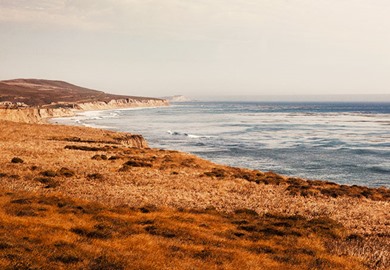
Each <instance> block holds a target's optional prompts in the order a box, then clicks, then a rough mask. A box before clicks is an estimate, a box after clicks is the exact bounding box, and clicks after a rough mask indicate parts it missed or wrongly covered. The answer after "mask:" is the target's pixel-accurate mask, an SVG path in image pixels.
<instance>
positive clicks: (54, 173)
mask: <svg viewBox="0 0 390 270" xmlns="http://www.w3.org/2000/svg"><path fill="white" fill-rule="evenodd" d="M41 175H43V176H46V177H56V176H57V173H56V172H55V171H52V170H47V171H43V172H41Z"/></svg>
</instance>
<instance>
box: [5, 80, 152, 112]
mask: <svg viewBox="0 0 390 270" xmlns="http://www.w3.org/2000/svg"><path fill="white" fill-rule="evenodd" d="M125 98H131V99H135V100H142V99H153V98H143V97H134V96H121V95H111V94H106V93H104V92H102V91H96V90H92V89H88V88H84V87H80V86H76V85H73V84H70V83H67V82H63V81H51V80H38V79H16V80H6V81H0V102H2V101H11V102H13V103H16V102H22V103H25V104H27V105H29V106H44V105H46V106H47V105H50V104H52V103H65V104H66V103H69V104H73V103H83V102H94V101H106V102H107V101H110V100H113V99H125Z"/></svg>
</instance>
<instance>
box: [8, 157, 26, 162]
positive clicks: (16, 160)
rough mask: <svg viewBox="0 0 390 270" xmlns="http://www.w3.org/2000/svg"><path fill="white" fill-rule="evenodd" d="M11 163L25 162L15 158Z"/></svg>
mask: <svg viewBox="0 0 390 270" xmlns="http://www.w3.org/2000/svg"><path fill="white" fill-rule="evenodd" d="M11 162H12V163H23V162H24V161H23V159H21V158H18V157H14V158H13V159H11Z"/></svg>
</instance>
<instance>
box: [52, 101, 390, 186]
mask: <svg viewBox="0 0 390 270" xmlns="http://www.w3.org/2000/svg"><path fill="white" fill-rule="evenodd" d="M53 121H55V122H58V123H62V124H72V125H74V124H76V125H84V126H90V127H98V128H104V129H110V130H115V131H126V132H131V133H139V134H142V135H143V136H144V137H145V138H146V140H147V141H148V143H149V145H150V146H151V147H155V148H163V149H175V150H180V151H185V152H190V153H193V154H195V155H198V156H200V157H202V158H206V159H208V160H211V161H213V162H216V163H220V164H226V165H231V166H237V167H246V168H252V169H258V170H262V171H274V172H277V173H280V174H284V175H289V176H297V177H303V178H307V179H318V180H329V181H334V182H337V183H341V184H349V185H353V184H356V185H366V186H371V187H379V186H386V187H390V103H260V102H190V103H180V104H179V103H177V104H172V105H171V106H170V107H159V108H137V109H125V110H109V111H92V112H84V113H80V115H78V116H76V117H71V118H61V119H54V120H53Z"/></svg>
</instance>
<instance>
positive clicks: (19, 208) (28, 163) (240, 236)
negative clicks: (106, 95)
mask: <svg viewBox="0 0 390 270" xmlns="http://www.w3.org/2000/svg"><path fill="white" fill-rule="evenodd" d="M0 128H1V129H2V130H3V131H4V132H2V133H0V141H1V142H2V143H1V144H0V151H2V155H1V156H0V164H2V166H1V169H0V185H2V186H3V187H6V190H5V191H4V192H3V191H2V192H3V193H4V194H5V195H4V196H2V197H1V198H2V200H3V201H5V202H3V201H2V200H0V203H3V205H4V206H3V208H2V209H4V211H5V212H6V214H2V213H1V210H0V215H7V216H6V217H7V218H8V219H9V217H10V216H11V217H12V218H13V219H12V220H14V219H15V220H14V221H13V222H14V223H15V224H18V222H20V220H24V219H27V218H29V219H31V220H34V221H33V222H30V223H29V224H33V225H34V226H35V224H37V225H36V226H38V228H42V227H39V226H41V225H40V224H41V223H40V221H41V220H42V222H46V223H45V224H50V226H53V221H52V219H50V218H51V216H50V215H54V214H52V213H56V214H55V216H54V217H55V218H58V217H59V218H61V220H64V222H66V224H67V225H66V229H65V231H64V232H62V233H61V235H66V237H67V238H66V239H65V240H66V242H69V243H73V245H76V244H75V243H79V242H78V241H80V240H79V239H80V237H86V238H85V239H86V240H88V239H89V241H90V238H91V237H89V236H88V235H89V234H88V235H87V233H85V234H83V232H84V231H86V232H88V233H89V231H90V230H91V231H92V232H95V231H96V232H99V233H101V232H100V230H101V231H102V232H105V231H104V230H105V228H106V227H105V226H114V227H113V228H115V230H117V229H118V230H119V229H120V228H122V227H121V226H122V225H121V224H126V223H123V222H122V220H123V219H126V218H128V217H129V216H131V217H138V219H137V220H136V221H132V223H130V224H144V223H145V225H142V226H147V227H145V229H143V227H141V229H140V230H139V231H137V232H136V233H135V236H134V235H133V234H131V235H130V236H129V237H138V236H139V235H140V236H143V235H145V234H146V235H147V236H148V235H151V236H152V237H156V238H153V241H156V243H161V241H165V240H166V239H167V241H169V242H168V243H167V245H168V247H169V245H172V241H178V242H177V243H175V245H176V246H179V247H181V248H182V247H183V246H186V245H189V246H192V245H193V244H194V242H193V241H198V240H199V239H201V238H202V236H200V235H199V234H198V233H197V232H198V230H199V228H206V229H207V230H211V231H207V232H205V234H204V235H210V237H213V238H215V237H217V236H218V237H219V236H223V237H224V235H226V237H227V238H222V239H221V240H219V241H221V243H226V239H229V241H232V243H237V244H238V243H243V245H244V246H245V247H246V246H247V245H248V243H252V242H253V241H254V242H253V245H255V246H257V247H258V246H259V241H265V242H264V243H262V245H264V244H266V245H270V241H276V242H277V243H279V244H278V245H282V246H283V249H282V251H280V252H290V253H288V254H292V253H291V252H293V251H294V250H295V249H296V248H297V247H296V245H295V244H294V245H293V246H291V247H290V245H287V242H288V243H310V244H308V245H309V246H307V247H306V246H305V245H304V247H306V248H309V247H310V248H312V246H313V245H319V246H320V248H318V251H316V252H313V253H310V254H312V255H310V257H309V258H312V257H314V258H317V256H319V254H320V253H319V251H320V250H322V251H321V252H327V253H326V255H324V256H326V258H328V260H330V258H331V257H330V256H336V257H335V258H336V260H337V262H338V263H340V260H341V259H345V260H347V261H350V260H351V257H346V255H345V254H348V256H353V258H358V260H364V261H365V262H366V263H367V264H368V265H370V266H375V267H377V265H379V266H381V265H385V266H384V267H386V266H388V264H387V263H388V261H387V260H386V256H387V255H386V254H387V253H388V250H389V249H388V248H387V247H389V241H390V240H389V237H388V236H389V231H390V228H389V224H388V220H390V213H389V212H388V209H389V207H390V190H389V189H385V188H383V189H381V188H378V189H373V188H366V187H358V186H351V187H348V186H341V185H338V184H332V183H329V182H322V181H306V180H304V179H299V178H294V177H288V176H281V175H278V174H274V173H271V172H260V171H256V170H249V169H245V168H235V167H229V166H223V165H219V164H215V163H212V162H210V161H207V160H204V159H201V158H199V157H196V156H194V155H191V154H188V153H184V152H178V151H173V150H161V149H153V148H148V146H147V144H146V142H145V144H144V143H143V141H142V140H143V139H142V136H140V135H131V134H129V133H124V132H113V131H109V130H104V129H97V128H87V127H80V126H65V125H54V124H44V125H39V124H29V123H16V122H9V121H0ZM132 136H135V137H132ZM16 157H17V158H20V159H21V160H22V161H23V162H21V163H13V162H12V160H13V159H14V158H16ZM6 194H11V195H6ZM70 200H72V201H71V202H70ZM24 201H26V203H24ZM64 201H65V203H64ZM19 202H20V203H19ZM41 202H47V203H44V204H43V205H42V204H40V203H41ZM52 204H53V205H54V206H53V207H54V210H50V211H48V210H45V211H46V212H42V211H43V210H39V209H44V208H45V209H47V208H48V207H49V206H50V205H52ZM99 204H102V205H103V206H104V207H105V208H103V209H110V210H96V209H102V207H101V206H97V205H99ZM50 207H52V206H50ZM99 207H100V208H99ZM50 209H51V208H50ZM56 209H57V210H56ZM129 209H130V211H132V212H129V213H128V212H126V211H129ZM186 209H187V210H186ZM53 211H58V212H59V213H58V214H57V212H53ZM64 211H65V212H64ZM66 211H68V212H66ZM104 211H105V212H104ZM107 211H109V212H107ZM240 211H241V212H240ZM64 213H69V214H70V215H71V216H70V217H68V216H66V218H64V217H65V216H64ZM121 213H122V214H123V213H128V214H127V216H126V217H124V216H121V217H120V218H119V215H120V214H121ZM238 213H243V214H238ZM20 215H22V216H20ZM29 215H30V216H29ZM194 215H195V216H196V217H197V218H196V219H195V220H198V218H199V221H197V222H196V223H195V224H193V225H191V226H194V227H191V229H189V231H188V233H185V235H186V237H184V236H183V237H181V236H180V235H181V232H182V230H184V229H183V228H187V227H185V226H188V224H192V222H193V221H191V220H194V218H195V216H194ZM14 216H15V218H14ZM227 216H229V217H231V218H230V219H231V221H228V220H226V217H227ZM102 217H105V218H104V219H102ZM74 218H77V222H79V223H80V224H84V225H83V226H84V227H81V228H82V230H81V229H80V230H79V228H78V227H76V229H77V230H76V229H74V227H75V226H76V225H75V224H74V223H73V221H74ZM87 218H90V220H92V221H93V222H94V223H93V224H92V225H86V224H89V223H87V222H89V221H87V220H86V219H87ZM221 218H222V220H221V221H220V222H221V223H220V224H218V226H217V225H214V224H215V223H214V221H213V220H216V219H218V220H219V219H221ZM46 219H48V221H46ZM268 219H271V220H270V223H269V225H266V227H261V226H260V225H259V223H261V222H265V221H264V220H268ZM54 220H57V219H54ZM150 220H153V222H152V221H150ZM96 221H99V222H100V223H96ZM107 222H108V225H107ZM110 222H112V223H110ZM292 222H293V223H292ZM302 222H304V223H303V224H301V223H302ZM111 224H113V225H111ZM186 224H187V225H186ZM202 224H205V225H202ZM229 224H233V227H231V226H230V225H229ZM275 224H279V225H277V226H276V225H275ZM283 224H285V225H283ZM33 225H30V226H33ZM201 225H202V226H201ZM45 226H46V227H44V228H47V226H48V225H45ZM55 226H56V227H55V229H53V230H54V231H56V232H57V231H58V228H60V227H61V226H63V225H61V224H58V225H55ZM88 226H90V227H91V228H92V229H91V228H89V227H88ZM94 226H95V227H94ZM99 226H100V227H99ZM132 226H140V225H132ZM152 226H153V227H152ZM167 226H171V227H169V228H170V229H169V230H168V229H166V228H167ZM204 226H205V227H204ZM229 226H230V227H229ZM291 226H292V227H291ZM313 226H314V227H313ZM317 226H318V228H317ZM28 228H30V229H31V228H32V227H28ZM94 228H95V229H94ZM100 228H103V229H100ZM108 228H111V227H108ZM153 228H156V229H153ZM309 228H310V229H309ZM311 228H313V229H311ZM0 229H1V228H0ZM70 229H72V230H73V231H70V233H71V234H70V235H69V232H68V231H69V230H70ZM237 229H238V231H237V232H236V230H237ZM83 230H84V231H83ZM126 230H129V228H127V227H126ZM148 230H149V231H148ZM307 230H309V231H310V233H309V232H307ZM311 230H313V231H311ZM318 230H319V231H318ZM74 232H80V234H79V235H77V234H76V238H75V233H74ZM165 232H167V233H165ZM191 232H196V233H195V234H194V235H193V236H192V238H191V239H190V240H188V237H187V236H188V235H191ZM233 232H234V233H236V234H234V233H233ZM323 232H326V233H327V234H323ZM168 233H169V234H168ZM91 235H92V234H91ZM97 235H101V234H97ZM338 235H340V236H338ZM351 235H352V236H351ZM168 236H169V237H170V238H168ZM18 237H19V236H18V235H16V236H15V239H18ZM34 237H35V236H34ZM88 237H89V238H88ZM313 237H319V238H315V239H316V240H313ZM348 237H351V239H357V240H353V241H360V242H356V246H353V243H355V242H351V240H348V239H349V238H348ZM9 239H11V238H9ZM34 239H35V238H34ZM82 239H84V238H82ZM92 239H93V240H94V242H93V245H92V246H95V245H99V244H100V243H103V244H104V246H105V247H106V245H107V243H110V242H109V241H111V239H112V241H119V240H117V238H103V239H101V238H96V239H94V238H92ZM125 239H129V238H125ZM130 239H134V238H130ZM176 239H178V240H176ZM256 239H264V240H256ZM15 241H16V240H15ZM148 241H149V242H148V243H151V242H150V241H152V240H151V239H149V238H148ZM188 241H189V242H188ZM241 241H243V242H241ZM248 241H249V242H248ZM251 241H252V242H251ZM286 241H287V242H286ZM313 241H314V242H313ZM16 242H20V243H21V242H22V241H21V240H17V241H16ZM187 242H188V243H187ZM330 242H332V243H334V245H335V249H334V250H335V251H332V252H334V253H330V251H328V246H327V245H329V243H330ZM45 243H46V242H45ZM153 243H155V242H153ZM183 243H184V244H183ZM212 243H213V242H210V243H209V242H207V243H205V244H204V246H203V249H205V250H210V249H211V250H212V252H217V250H219V247H218V246H214V245H213V244H212ZM351 243H352V244H351ZM377 243H380V245H378V244H377ZM51 244H52V241H49V242H48V243H47V244H45V245H46V246H50V245H51ZM132 246H134V248H138V247H142V246H143V245H142V243H136V244H134V245H132ZM361 246H363V247H364V248H366V247H367V250H373V252H374V251H375V253H371V252H370V251H368V253H367V252H366V253H364V254H363V252H361V251H360V249H359V247H361ZM286 247H287V248H286ZM340 247H343V249H341V250H340ZM368 247H369V248H371V249H368ZM163 249H164V250H169V248H168V249H167V248H165V247H164V248H163ZM222 249H223V250H225V249H226V248H222ZM279 249H280V248H279V247H278V248H277V249H275V250H279ZM151 250H156V248H151V249H149V250H148V252H150V251H151ZM283 250H285V251H283ZM332 250H333V249H332ZM5 251H7V249H5ZM231 252H233V253H232V254H235V253H234V252H236V251H235V249H233V250H232V251H231ZM244 252H247V251H244ZM273 252H276V251H273ZM278 252H279V251H278ZM338 252H339V253H338ZM344 252H346V253H344ZM359 252H360V253H359ZM378 252H379V253H380V254H384V255H383V256H385V257H384V258H383V259H381V258H379V259H378V258H375V259H376V260H381V261H380V262H379V263H377V261H374V262H371V263H370V264H369V263H368V261H369V260H371V258H372V257H373V256H374V257H375V254H377V253H378ZM386 252H387V253H386ZM0 253H1V252H0ZM117 253H118V251H117ZM118 254H123V253H122V251H119V253H118ZM170 254H171V253H170ZM174 254H175V253H172V255H174ZM244 254H247V253H244ZM256 254H257V255H256V256H265V255H261V254H263V253H260V255H259V253H256ZM267 254H268V253H267ZM274 254H275V253H271V254H269V256H271V257H270V259H269V260H271V261H272V260H273V257H272V256H274ZM282 254H284V253H282ZM334 254H336V255H334ZM337 254H338V255H337ZM356 254H358V255H356ZM170 256H171V255H170ZM267 256H268V255H267ZM284 256H286V255H284ZM288 256H292V255H288ZM305 256H308V255H305ZM321 256H322V255H321ZM340 256H344V257H340ZM261 258H264V257H261ZM267 258H268V257H267ZM307 259H308V258H305V259H304V260H302V262H301V263H300V267H298V268H297V269H299V268H300V269H302V267H304V266H305V265H306V264H307ZM382 260H383V261H382ZM168 261H169V260H168V259H167V260H166V261H165V263H166V262H168ZM225 262H226V261H225ZM272 262H273V265H275V263H278V262H279V261H278V260H276V259H275V261H272ZM49 263H52V262H49ZM376 263H377V264H376ZM255 265H256V266H257V267H258V265H259V264H258V263H257V264H255ZM260 265H262V263H260ZM0 266H1V261H0ZM375 267H374V268H372V267H371V269H378V270H379V269H386V268H375ZM206 268H207V267H206ZM284 268H285V267H284V266H280V268H279V269H284ZM65 269H68V268H65ZM232 269H237V267H236V268H232ZM254 269H256V268H254ZM270 269H273V268H270ZM291 269H296V268H291ZM332 269H359V268H356V267H351V268H345V267H342V266H340V265H339V264H337V263H336V264H335V265H334V267H332ZM361 269H365V268H361Z"/></svg>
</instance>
